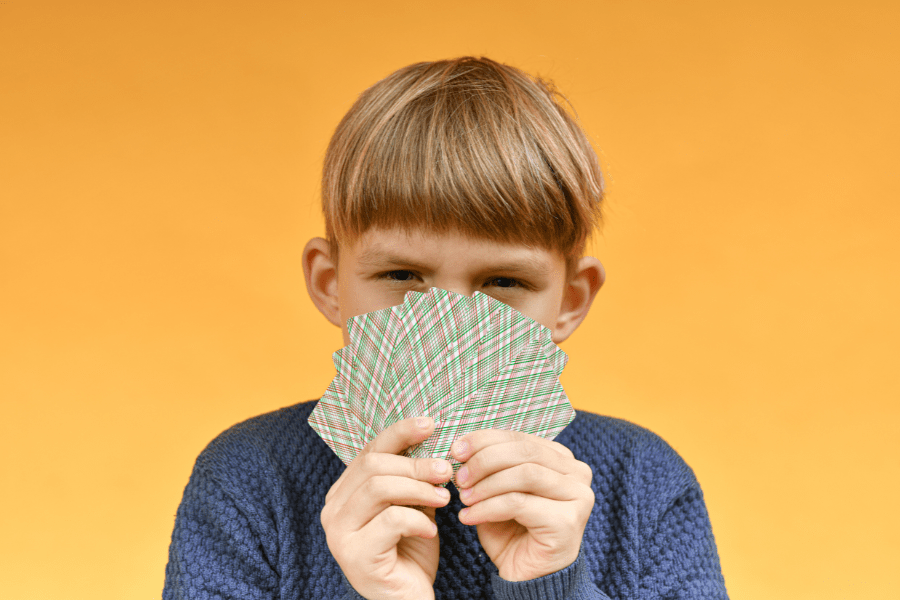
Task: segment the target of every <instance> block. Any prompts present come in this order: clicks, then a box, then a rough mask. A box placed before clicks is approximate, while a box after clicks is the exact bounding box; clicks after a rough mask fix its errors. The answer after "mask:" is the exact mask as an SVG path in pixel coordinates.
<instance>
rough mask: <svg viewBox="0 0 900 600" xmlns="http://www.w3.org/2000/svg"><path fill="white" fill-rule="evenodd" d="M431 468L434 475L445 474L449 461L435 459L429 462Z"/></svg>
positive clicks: (448, 467)
mask: <svg viewBox="0 0 900 600" xmlns="http://www.w3.org/2000/svg"><path fill="white" fill-rule="evenodd" d="M431 468H432V469H434V474H435V475H446V474H447V471H449V470H450V463H448V462H447V461H445V460H436V461H434V462H433V463H432V464H431Z"/></svg>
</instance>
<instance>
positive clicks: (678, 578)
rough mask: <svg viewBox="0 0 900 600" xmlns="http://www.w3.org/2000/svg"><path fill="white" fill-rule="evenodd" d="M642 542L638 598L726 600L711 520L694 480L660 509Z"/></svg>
mask: <svg viewBox="0 0 900 600" xmlns="http://www.w3.org/2000/svg"><path fill="white" fill-rule="evenodd" d="M644 546H645V549H646V550H645V552H646V554H645V555H644V556H643V557H642V558H643V563H644V565H645V568H644V569H643V573H642V575H643V577H642V580H641V596H640V597H641V598H647V599H653V600H657V599H659V600H728V593H727V592H726V590H725V580H724V578H723V577H722V568H721V565H720V563H719V554H718V551H717V549H716V542H715V539H714V538H713V533H712V525H711V524H710V520H709V515H708V513H707V510H706V504H705V502H704V500H703V492H702V491H701V489H700V485H699V484H698V483H697V482H696V480H695V481H694V483H693V485H691V486H690V487H688V489H687V490H685V491H684V493H682V494H681V495H680V496H678V497H677V498H676V499H675V500H674V501H673V502H672V503H671V504H670V505H669V506H668V508H667V509H666V510H665V511H664V512H663V513H662V514H661V515H660V517H659V520H658V521H657V523H656V526H655V527H654V528H653V529H652V531H651V532H650V535H649V536H648V539H647V540H646V542H645V545H644Z"/></svg>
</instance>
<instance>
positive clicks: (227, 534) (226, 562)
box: [163, 460, 362, 600]
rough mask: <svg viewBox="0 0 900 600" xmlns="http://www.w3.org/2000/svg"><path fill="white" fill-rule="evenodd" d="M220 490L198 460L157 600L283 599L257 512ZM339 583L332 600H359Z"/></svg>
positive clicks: (214, 479) (180, 508) (179, 516)
mask: <svg viewBox="0 0 900 600" xmlns="http://www.w3.org/2000/svg"><path fill="white" fill-rule="evenodd" d="M226 488H227V486H223V485H222V484H221V483H220V482H219V481H217V479H216V478H215V477H214V476H212V475H211V474H210V473H209V472H207V471H206V470H205V469H204V468H203V467H202V466H201V461H199V460H198V464H197V466H195V468H194V472H193V474H192V475H191V478H190V481H189V482H188V485H187V487H186V488H185V491H184V497H183V499H182V501H181V505H180V506H179V507H178V514H177V516H176V519H175V529H174V531H173V533H172V542H171V545H170V547H169V562H168V565H167V566H166V582H165V587H164V588H163V600H194V599H199V598H202V599H204V600H206V599H210V600H212V599H216V600H238V599H240V600H276V599H278V600H281V599H282V598H283V594H282V590H281V588H280V585H281V578H280V575H279V573H278V572H277V570H276V569H275V568H274V567H273V566H272V564H273V562H274V560H273V559H272V557H270V556H269V553H270V550H269V549H267V545H266V544H265V543H264V542H263V541H262V539H263V538H266V537H270V536H266V535H265V534H262V535H261V534H260V531H258V530H259V529H261V528H263V527H264V525H263V522H264V521H263V520H261V519H260V513H262V512H263V511H262V510H260V509H259V507H253V506H249V505H245V504H244V503H242V502H241V501H240V500H239V499H238V498H237V497H236V496H235V495H233V494H231V493H229V491H228V490H227V489H226ZM344 583H345V588H344V589H343V593H342V594H341V595H340V596H338V597H335V599H334V600H337V599H338V598H339V599H340V600H362V597H361V596H360V595H359V594H357V593H356V591H355V590H353V588H352V587H350V584H349V583H347V582H346V579H344ZM298 600H299V599H298ZM327 600H332V599H327Z"/></svg>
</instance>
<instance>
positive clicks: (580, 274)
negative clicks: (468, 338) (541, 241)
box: [304, 229, 603, 345]
mask: <svg viewBox="0 0 900 600" xmlns="http://www.w3.org/2000/svg"><path fill="white" fill-rule="evenodd" d="M327 254H328V251H327V244H326V243H325V240H322V239H321V238H316V239H314V240H311V241H310V243H309V244H307V248H306V251H305V252H304V268H305V270H306V276H307V287H308V289H309V292H310V296H311V297H312V299H313V301H314V302H315V303H316V305H317V306H318V307H319V310H321V311H322V312H323V314H325V316H326V317H328V319H329V320H330V321H331V322H332V323H334V324H335V325H339V326H340V327H341V329H342V332H343V338H344V344H345V345H347V344H349V341H350V340H349V337H348V334H347V319H349V318H350V317H354V316H356V315H361V314H364V313H368V312H372V311H376V310H380V309H383V308H388V307H391V306H395V305H398V304H402V303H403V299H404V296H405V294H406V292H408V291H417V292H425V291H427V290H428V288H430V287H438V288H442V289H445V290H449V291H452V292H456V293H458V294H463V295H466V296H471V295H472V294H473V293H474V292H475V291H476V290H477V291H480V292H482V293H484V294H487V295H489V296H492V297H493V298H496V299H497V300H500V301H501V302H504V303H506V304H508V305H509V306H511V307H513V308H515V309H516V310H518V311H519V312H521V313H522V314H524V315H526V316H528V317H530V318H532V319H534V320H535V321H537V322H538V323H540V324H542V325H544V326H545V327H547V328H548V329H550V330H551V331H552V332H553V341H554V342H556V343H559V342H561V341H562V340H563V339H565V338H566V337H568V335H569V334H570V333H571V332H572V331H573V330H574V329H575V327H577V326H578V324H579V323H580V322H581V320H582V319H583V318H584V316H585V315H586V314H587V309H588V308H589V307H590V303H591V301H592V300H593V297H594V294H596V292H597V290H598V289H599V287H600V285H602V283H603V268H602V266H600V263H599V261H597V260H596V259H594V258H591V257H585V258H583V259H581V262H579V265H578V268H577V269H576V273H575V274H574V276H573V281H568V282H567V281H566V264H565V259H564V257H563V256H562V254H561V253H559V252H557V251H554V250H546V249H543V248H538V247H529V246H525V245H521V244H506V243H501V242H496V241H490V240H483V239H478V238H471V237H468V236H465V235H463V234H460V233H458V232H451V233H446V234H441V233H434V232H430V231H427V232H426V231H421V230H419V231H415V232H412V233H409V234H407V233H406V232H404V231H403V230H401V229H388V230H385V229H369V230H367V231H366V232H365V233H363V234H362V236H360V238H359V239H358V240H357V241H356V243H355V244H352V245H349V246H341V248H340V257H339V261H338V267H337V269H334V263H333V261H331V258H330V257H329V256H327ZM329 269H330V270H329Z"/></svg>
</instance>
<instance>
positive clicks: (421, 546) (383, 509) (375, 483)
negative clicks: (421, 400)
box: [321, 418, 452, 600]
mask: <svg viewBox="0 0 900 600" xmlns="http://www.w3.org/2000/svg"><path fill="white" fill-rule="evenodd" d="M423 424H424V425H423ZM433 431H434V421H433V420H432V419H430V418H424V419H419V420H417V419H415V418H413V419H405V420H403V421H399V422H397V423H395V424H393V425H392V426H390V427H388V428H387V429H385V430H384V431H382V432H381V433H380V434H379V435H378V436H377V437H376V438H375V439H374V440H372V441H371V442H370V443H369V444H368V445H367V446H366V447H365V448H364V449H363V451H362V452H360V454H359V456H357V457H356V458H355V459H354V460H353V462H351V463H350V465H348V466H347V469H346V470H345V471H344V472H343V473H342V474H341V476H340V478H338V480H337V481H336V482H335V483H334V485H333V486H332V487H331V489H330V490H329V491H328V494H327V495H326V496H325V507H324V508H323V509H322V515H321V516H322V527H324V529H325V536H326V539H327V541H328V548H329V549H330V550H331V554H332V555H334V558H335V560H336V561H337V563H338V565H340V567H341V570H343V572H344V576H345V577H346V578H347V580H348V581H349V582H350V584H351V585H352V586H353V588H354V589H355V590H356V591H357V592H358V593H359V594H360V595H361V596H363V597H365V598H368V599H369V600H382V599H384V600H420V599H423V598H425V599H427V598H434V588H433V587H432V586H433V585H434V579H435V576H436V575H437V567H438V556H439V547H438V536H437V526H436V525H435V522H434V510H435V508H436V507H438V506H444V505H445V504H447V502H448V501H449V500H450V492H449V491H448V490H446V489H444V488H440V487H435V485H434V484H436V483H442V482H445V481H448V480H449V479H450V475H451V473H452V471H451V469H450V463H449V462H448V461H445V460H436V459H430V458H409V457H406V456H397V455H398V454H400V453H401V452H403V451H404V450H406V449H407V448H408V447H409V446H413V445H415V444H418V443H420V442H422V441H423V440H425V439H427V438H428V436H429V435H431V433H432V432H433ZM438 467H444V470H443V471H441V470H439V469H438ZM411 506H424V507H426V508H425V509H424V511H420V510H416V509H415V508H410V507H411Z"/></svg>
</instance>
